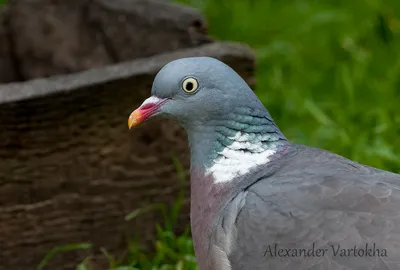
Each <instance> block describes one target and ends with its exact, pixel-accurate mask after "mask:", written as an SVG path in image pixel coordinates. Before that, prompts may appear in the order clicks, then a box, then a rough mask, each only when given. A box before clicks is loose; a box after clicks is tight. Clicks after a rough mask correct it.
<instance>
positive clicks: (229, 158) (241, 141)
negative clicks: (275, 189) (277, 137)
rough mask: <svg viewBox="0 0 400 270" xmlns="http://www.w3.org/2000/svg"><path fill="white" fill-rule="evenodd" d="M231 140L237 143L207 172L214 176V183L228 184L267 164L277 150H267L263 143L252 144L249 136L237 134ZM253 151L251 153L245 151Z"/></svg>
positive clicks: (225, 150) (222, 154) (223, 153)
mask: <svg viewBox="0 0 400 270" xmlns="http://www.w3.org/2000/svg"><path fill="white" fill-rule="evenodd" d="M229 139H231V140H234V141H235V142H234V143H233V144H231V145H229V146H228V147H225V149H224V150H223V151H222V152H220V153H219V154H220V156H219V157H218V159H217V160H216V161H215V163H214V164H213V165H212V166H211V167H210V168H207V170H206V175H212V176H213V178H214V183H215V184H218V183H226V182H229V181H231V180H232V179H233V178H235V177H237V176H240V175H243V174H246V173H248V172H249V171H250V170H251V169H252V168H254V167H256V166H258V165H262V164H266V163H268V162H269V161H270V158H269V157H270V156H271V155H273V154H275V153H276V150H266V149H264V148H263V145H262V142H260V141H259V142H250V141H249V137H248V135H247V134H243V133H242V132H240V131H239V132H238V133H236V135H235V136H234V137H230V138H229ZM243 149H248V150H251V152H248V151H246V152H245V151H243Z"/></svg>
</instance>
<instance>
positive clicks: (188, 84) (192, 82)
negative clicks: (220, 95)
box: [182, 77, 199, 94]
mask: <svg viewBox="0 0 400 270" xmlns="http://www.w3.org/2000/svg"><path fill="white" fill-rule="evenodd" d="M197 88H199V83H198V82H197V80H196V79H195V78H193V77H189V78H186V79H184V80H183V82H182V89H183V91H185V92H186V93H189V94H191V93H194V92H195V91H196V90H197Z"/></svg>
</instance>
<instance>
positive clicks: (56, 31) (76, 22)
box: [9, 0, 209, 80]
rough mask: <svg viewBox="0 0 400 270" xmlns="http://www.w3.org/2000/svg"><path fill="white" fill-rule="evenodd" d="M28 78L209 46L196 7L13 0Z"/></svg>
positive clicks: (142, 1)
mask: <svg viewBox="0 0 400 270" xmlns="http://www.w3.org/2000/svg"><path fill="white" fill-rule="evenodd" d="M9 10H10V24H9V27H10V31H11V35H12V37H13V40H14V46H15V58H16V60H17V61H18V63H19V69H20V74H21V77H22V79H24V80H27V79H33V78H41V77H48V76H52V75H57V74H68V73H72V72H77V71H83V70H87V69H89V68H93V67H102V66H106V65H108V64H112V63H117V62H121V61H127V60H133V59H136V58H140V57H147V56H151V55H155V54H159V53H162V52H167V51H173V50H177V49H182V48H189V47H194V46H197V45H200V44H203V43H206V42H209V38H207V35H206V23H205V20H204V18H203V16H202V15H201V13H200V12H198V11H197V10H195V9H192V8H188V7H184V6H181V5H176V4H171V3H169V2H166V1H159V0H158V1H157V0H112V1H109V0H68V1H65V0H10V1H9Z"/></svg>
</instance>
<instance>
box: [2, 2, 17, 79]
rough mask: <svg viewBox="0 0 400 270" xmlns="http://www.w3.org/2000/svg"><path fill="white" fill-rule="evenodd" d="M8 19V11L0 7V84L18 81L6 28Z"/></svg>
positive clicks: (8, 33)
mask: <svg viewBox="0 0 400 270" xmlns="http://www.w3.org/2000/svg"><path fill="white" fill-rule="evenodd" d="M9 19H10V17H9V12H8V9H7V8H5V7H0V83H8V82H13V81H17V80H18V76H17V71H16V67H15V65H14V62H13V53H12V41H11V40H10V32H9V28H8V22H9Z"/></svg>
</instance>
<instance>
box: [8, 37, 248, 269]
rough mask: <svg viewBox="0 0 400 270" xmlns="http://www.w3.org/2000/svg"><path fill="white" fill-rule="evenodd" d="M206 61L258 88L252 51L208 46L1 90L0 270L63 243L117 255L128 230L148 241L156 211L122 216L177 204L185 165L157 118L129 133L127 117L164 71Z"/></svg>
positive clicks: (71, 258) (66, 262)
mask: <svg viewBox="0 0 400 270" xmlns="http://www.w3.org/2000/svg"><path fill="white" fill-rule="evenodd" d="M205 55H207V56H212V57H216V58H218V59H221V60H222V61H224V62H226V63H227V64H229V65H230V66H232V67H233V68H234V69H235V70H236V71H238V72H239V73H240V74H241V75H242V76H243V77H244V78H245V80H247V81H248V82H249V83H250V84H254V80H253V70H254V57H253V55H252V53H251V51H250V50H249V48H248V47H245V46H242V45H238V44H232V43H211V44H207V45H202V46H199V47H196V48H191V49H184V50H180V51H176V52H172V53H165V54H160V55H156V56H152V57H148V58H144V59H138V60H134V61H131V62H125V63H121V64H116V65H113V66H108V67H104V68H98V69H91V70H88V71H83V72H80V73H76V74H69V75H60V76H54V77H50V78H47V79H36V80H32V81H28V82H24V83H11V84H6V85H0V129H1V132H0V269H18V270H24V269H34V267H35V266H36V265H37V264H38V263H39V262H40V260H41V259H42V258H43V256H44V255H45V254H46V253H47V252H48V251H49V250H50V249H51V248H53V247H54V246H57V245H62V244H67V243H75V242H86V241H88V242H91V243H94V244H95V245H96V246H97V247H100V246H104V247H106V248H107V249H109V250H111V251H121V250H123V248H124V247H126V246H125V238H124V235H125V233H129V234H132V233H135V232H140V237H141V239H142V240H143V241H151V240H153V239H154V230H153V228H154V224H155V223H156V222H160V221H161V220H160V219H159V216H158V215H157V214H155V213H154V214H153V213H150V214H146V215H144V216H143V217H141V218H140V220H134V221H131V222H126V221H124V216H125V215H126V214H127V213H129V212H130V211H132V210H134V209H137V208H139V207H143V206H145V205H147V204H150V203H155V202H161V203H167V204H171V203H172V202H174V201H175V199H176V194H177V191H178V189H179V181H178V179H177V176H176V175H177V174H176V168H175V167H174V165H173V157H177V158H178V159H179V160H180V161H181V163H182V164H183V165H184V167H185V168H187V167H188V159H187V154H188V152H187V142H186V137H185V134H184V132H183V130H182V129H181V128H180V127H179V126H177V125H175V124H173V123H171V122H169V121H167V120H161V119H158V120H157V119H154V120H152V121H149V122H147V123H144V124H143V125H142V126H140V127H138V128H136V129H134V130H131V131H129V130H128V128H127V117H128V115H129V114H130V112H131V111H132V109H134V108H135V107H137V106H138V105H140V103H141V102H142V101H143V100H144V99H145V98H146V97H148V96H149V95H150V89H151V85H152V81H153V78H154V76H155V74H156V73H157V72H158V71H159V70H160V68H161V67H162V66H163V65H165V64H166V63H167V62H169V61H171V60H174V59H177V58H181V57H188V56H205ZM185 209H186V212H185V213H184V216H183V220H185V221H186V222H183V223H182V224H181V226H183V227H185V226H186V225H187V224H188V222H187V221H188V213H187V208H185ZM88 254H89V253H88V252H83V251H82V252H75V253H71V254H66V255H60V256H58V257H57V258H56V259H55V260H54V261H52V262H51V264H50V265H49V268H47V269H74V268H73V266H74V265H76V263H77V262H79V261H80V260H82V259H83V258H84V257H85V256H87V255H88ZM99 269H100V268H99Z"/></svg>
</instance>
